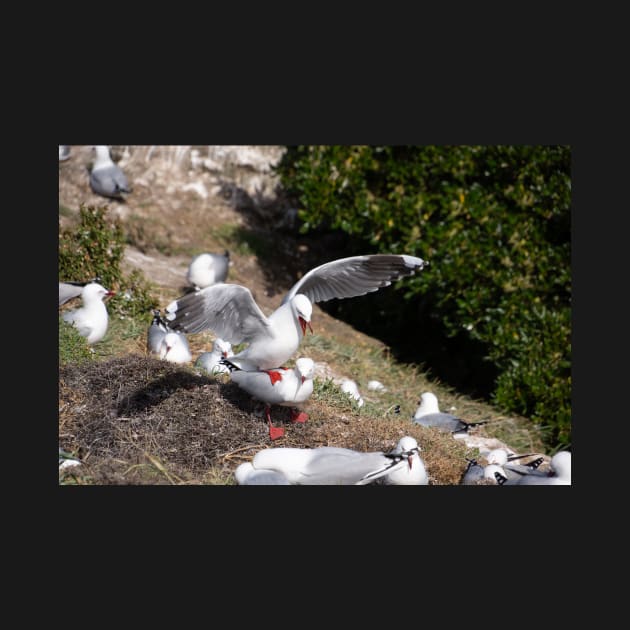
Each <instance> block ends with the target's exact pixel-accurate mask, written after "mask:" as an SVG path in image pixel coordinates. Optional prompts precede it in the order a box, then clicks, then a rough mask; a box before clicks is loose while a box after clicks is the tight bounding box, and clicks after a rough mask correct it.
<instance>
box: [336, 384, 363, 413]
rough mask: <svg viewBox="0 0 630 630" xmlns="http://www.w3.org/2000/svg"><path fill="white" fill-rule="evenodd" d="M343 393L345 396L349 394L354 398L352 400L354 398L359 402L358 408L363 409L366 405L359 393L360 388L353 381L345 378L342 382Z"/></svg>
mask: <svg viewBox="0 0 630 630" xmlns="http://www.w3.org/2000/svg"><path fill="white" fill-rule="evenodd" d="M341 391H342V392H344V393H345V394H348V395H349V396H352V398H354V400H356V401H357V406H358V407H363V405H364V401H363V398H362V397H361V394H360V393H359V388H358V386H357V384H356V383H355V382H354V381H353V380H352V379H350V378H344V379H343V380H342V381H341Z"/></svg>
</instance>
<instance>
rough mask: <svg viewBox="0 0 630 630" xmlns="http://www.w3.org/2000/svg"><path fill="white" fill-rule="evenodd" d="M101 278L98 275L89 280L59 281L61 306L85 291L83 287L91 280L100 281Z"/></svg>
mask: <svg viewBox="0 0 630 630" xmlns="http://www.w3.org/2000/svg"><path fill="white" fill-rule="evenodd" d="M100 281H101V279H100V278H99V277H98V276H97V277H96V278H94V279H93V280H88V281H87V282H60V283H59V306H61V305H62V304H65V303H66V302H68V301H69V300H72V299H74V298H78V297H79V296H80V295H81V292H82V291H83V287H84V286H85V285H86V284H89V283H90V282H100Z"/></svg>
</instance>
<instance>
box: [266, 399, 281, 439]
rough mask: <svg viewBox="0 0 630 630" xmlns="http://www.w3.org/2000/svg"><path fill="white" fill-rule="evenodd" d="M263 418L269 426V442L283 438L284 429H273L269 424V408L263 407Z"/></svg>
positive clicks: (270, 423)
mask: <svg viewBox="0 0 630 630" xmlns="http://www.w3.org/2000/svg"><path fill="white" fill-rule="evenodd" d="M265 418H266V419H267V423H268V424H269V438H270V439H271V440H277V439H278V438H281V437H283V436H284V429H283V428H282V427H274V426H273V424H272V422H271V408H270V407H269V406H267V407H265Z"/></svg>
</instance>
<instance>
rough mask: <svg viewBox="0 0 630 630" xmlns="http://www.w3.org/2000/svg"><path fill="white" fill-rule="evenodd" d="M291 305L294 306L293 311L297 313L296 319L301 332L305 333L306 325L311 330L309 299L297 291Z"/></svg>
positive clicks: (311, 307)
mask: <svg viewBox="0 0 630 630" xmlns="http://www.w3.org/2000/svg"><path fill="white" fill-rule="evenodd" d="M292 302H293V307H294V308H295V313H296V314H297V317H298V321H299V322H300V328H301V329H302V334H303V335H305V334H306V327H307V326H308V329H309V330H310V331H311V333H312V332H313V328H312V326H311V316H312V314H313V305H312V304H311V301H310V300H309V299H308V298H307V297H306V296H305V295H304V294H303V293H298V294H297V295H296V296H295V297H294V298H293V300H292Z"/></svg>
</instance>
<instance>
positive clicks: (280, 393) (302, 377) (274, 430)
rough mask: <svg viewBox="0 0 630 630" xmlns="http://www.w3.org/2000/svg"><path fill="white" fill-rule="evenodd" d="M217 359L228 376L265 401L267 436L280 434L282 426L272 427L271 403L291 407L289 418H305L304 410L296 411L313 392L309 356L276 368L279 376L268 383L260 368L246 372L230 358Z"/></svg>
mask: <svg viewBox="0 0 630 630" xmlns="http://www.w3.org/2000/svg"><path fill="white" fill-rule="evenodd" d="M221 363H222V364H223V365H225V366H226V367H227V368H228V369H229V370H230V377H231V379H232V380H233V381H234V382H235V383H236V384H237V385H238V386H239V387H240V388H241V389H242V390H244V391H246V392H247V393H248V394H251V396H252V397H253V398H255V399H256V400H260V401H262V402H264V403H265V419H266V420H267V424H268V425H269V437H270V438H271V439H272V440H276V439H278V438H279V437H282V436H283V435H284V429H283V428H282V427H274V426H273V424H272V422H271V405H281V406H284V407H292V410H291V422H293V423H296V422H299V423H303V422H306V420H308V414H306V413H304V412H303V411H300V408H301V407H302V406H303V403H305V402H306V401H307V400H308V399H309V398H310V397H311V394H312V393H313V377H314V376H315V363H314V361H313V359H309V358H307V357H300V358H299V359H298V360H297V361H296V362H295V367H294V368H292V369H288V368H277V371H278V372H281V373H282V378H281V379H279V380H277V381H275V382H274V383H271V382H270V381H269V378H268V376H267V373H266V372H264V371H258V372H250V371H245V370H241V369H240V368H239V367H238V366H236V365H235V364H234V363H233V362H232V359H225V358H223V359H221Z"/></svg>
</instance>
